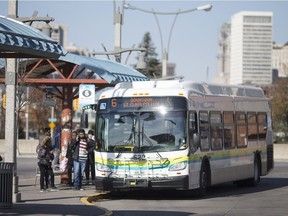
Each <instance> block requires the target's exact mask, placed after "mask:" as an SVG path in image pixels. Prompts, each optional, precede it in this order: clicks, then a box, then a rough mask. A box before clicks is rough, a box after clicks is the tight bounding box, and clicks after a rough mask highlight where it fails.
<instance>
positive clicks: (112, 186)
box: [95, 176, 189, 191]
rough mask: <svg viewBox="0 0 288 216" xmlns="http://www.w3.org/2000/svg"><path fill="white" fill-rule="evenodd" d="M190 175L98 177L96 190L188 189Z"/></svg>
mask: <svg viewBox="0 0 288 216" xmlns="http://www.w3.org/2000/svg"><path fill="white" fill-rule="evenodd" d="M188 182H189V180H188V176H177V177H170V178H165V179H158V178H157V179H148V180H147V179H120V178H101V177H96V181H95V184H96V185H95V186H96V190H101V191H111V190H117V189H130V188H131V189H132V188H143V189H144V188H149V189H153V188H155V189H157V188H158V189H160V188H162V189H188Z"/></svg>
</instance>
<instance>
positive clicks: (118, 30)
mask: <svg viewBox="0 0 288 216" xmlns="http://www.w3.org/2000/svg"><path fill="white" fill-rule="evenodd" d="M124 5H125V1H124V0H122V5H121V6H122V11H121V10H120V7H119V8H118V9H116V1H115V0H114V1H113V9H114V50H113V51H107V50H106V48H105V47H104V45H103V44H102V46H103V48H104V50H105V52H92V55H93V56H95V55H107V57H108V59H109V55H114V57H115V60H116V61H117V62H121V54H122V53H125V52H129V55H130V54H131V52H134V51H140V52H141V53H140V55H139V59H138V62H137V65H136V68H137V69H144V68H146V62H145V61H144V53H143V52H144V51H146V49H145V48H143V47H139V48H134V46H133V47H132V48H122V46H121V41H122V25H123V20H124ZM129 55H128V56H127V59H126V62H125V64H127V61H128V58H129Z"/></svg>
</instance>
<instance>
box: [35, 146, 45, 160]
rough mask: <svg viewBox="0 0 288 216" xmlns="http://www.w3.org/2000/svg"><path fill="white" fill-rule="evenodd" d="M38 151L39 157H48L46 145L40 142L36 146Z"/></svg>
mask: <svg viewBox="0 0 288 216" xmlns="http://www.w3.org/2000/svg"><path fill="white" fill-rule="evenodd" d="M36 153H37V155H38V158H46V157H47V150H46V148H45V147H42V146H41V145H40V144H38V145H37V147H36Z"/></svg>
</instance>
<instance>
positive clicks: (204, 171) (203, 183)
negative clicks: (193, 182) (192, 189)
mask: <svg viewBox="0 0 288 216" xmlns="http://www.w3.org/2000/svg"><path fill="white" fill-rule="evenodd" d="M199 184H200V185H199V188H198V189H197V191H196V195H197V197H203V196H204V195H205V194H206V192H207V188H208V186H209V170H208V166H207V165H206V164H205V163H202V166H201V170H200V182H199Z"/></svg>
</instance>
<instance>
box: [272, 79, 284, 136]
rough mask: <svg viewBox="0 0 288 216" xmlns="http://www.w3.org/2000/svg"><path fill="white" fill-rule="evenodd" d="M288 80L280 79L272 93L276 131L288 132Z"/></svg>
mask: <svg viewBox="0 0 288 216" xmlns="http://www.w3.org/2000/svg"><path fill="white" fill-rule="evenodd" d="M287 92H288V79H286V78H285V79H280V80H279V81H278V82H277V83H276V85H275V86H274V88H273V89H272V92H271V100H272V117H273V126H274V130H275V131H283V132H288V129H287V126H288V95H287Z"/></svg>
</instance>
